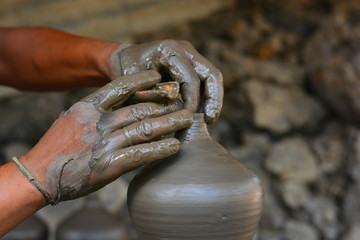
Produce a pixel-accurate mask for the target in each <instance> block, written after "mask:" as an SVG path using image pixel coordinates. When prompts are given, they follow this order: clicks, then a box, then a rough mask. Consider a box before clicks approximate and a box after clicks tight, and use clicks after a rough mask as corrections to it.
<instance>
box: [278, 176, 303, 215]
mask: <svg viewBox="0 0 360 240" xmlns="http://www.w3.org/2000/svg"><path fill="white" fill-rule="evenodd" d="M280 192H281V196H282V198H283V200H284V202H285V204H286V205H287V206H288V207H290V208H293V209H296V208H299V207H301V206H303V205H304V203H305V202H306V201H307V200H308V198H309V192H308V190H307V188H306V186H305V185H304V184H303V183H298V182H294V181H284V182H282V183H281V187H280Z"/></svg>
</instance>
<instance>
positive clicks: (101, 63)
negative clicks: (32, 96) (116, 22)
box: [0, 27, 224, 124]
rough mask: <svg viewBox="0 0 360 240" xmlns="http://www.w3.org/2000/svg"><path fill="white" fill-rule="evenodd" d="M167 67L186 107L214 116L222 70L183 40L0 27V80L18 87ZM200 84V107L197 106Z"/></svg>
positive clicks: (84, 82) (78, 83)
mask: <svg viewBox="0 0 360 240" xmlns="http://www.w3.org/2000/svg"><path fill="white" fill-rule="evenodd" d="M150 69H152V70H157V71H159V72H164V71H165V72H167V73H168V74H170V76H171V77H172V80H174V81H177V82H178V83H179V84H180V87H181V89H180V92H181V95H182V98H183V100H184V103H185V105H184V108H185V109H188V110H189V111H191V112H198V111H202V112H204V113H205V120H206V122H207V123H208V124H212V123H214V122H216V120H217V119H218V117H219V115H220V112H221V108H222V100H223V95H224V93H223V79H222V75H221V73H220V71H219V70H218V69H217V68H216V67H215V66H214V65H213V64H211V63H210V62H209V61H208V60H207V59H206V58H204V57H203V56H202V55H200V54H199V53H198V52H197V51H196V49H195V48H194V47H193V46H192V45H191V44H190V43H189V42H186V41H176V40H163V41H157V42H152V43H145V44H140V45H127V44H119V43H116V42H108V41H103V40H98V39H92V38H85V37H79V36H75V35H71V34H68V33H64V32H60V31H57V30H53V29H49V28H31V27H27V28H4V27H0V83H1V84H5V85H8V86H13V87H16V88H18V89H22V90H35V91H49V90H51V91H53V90H56V91H59V90H69V89H78V88H82V87H90V86H102V85H104V84H105V83H107V82H109V81H110V80H111V79H115V78H117V77H119V76H123V75H131V74H133V73H136V72H139V71H145V70H150ZM201 84H203V85H204V101H205V102H204V104H203V105H204V109H199V105H200V87H201Z"/></svg>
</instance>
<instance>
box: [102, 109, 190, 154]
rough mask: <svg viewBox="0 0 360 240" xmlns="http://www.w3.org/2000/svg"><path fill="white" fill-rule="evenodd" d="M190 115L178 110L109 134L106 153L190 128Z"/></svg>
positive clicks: (187, 112) (186, 111)
mask: <svg viewBox="0 0 360 240" xmlns="http://www.w3.org/2000/svg"><path fill="white" fill-rule="evenodd" d="M191 123H192V113H191V112H189V111H188V110H180V111H177V112H174V113H170V114H166V115H163V116H161V117H157V118H147V119H144V120H142V121H140V122H136V123H133V124H131V125H129V126H126V127H124V128H122V129H120V130H118V131H115V132H113V133H112V134H110V136H109V137H108V139H107V140H106V143H107V145H106V146H105V149H106V151H111V150H113V149H117V148H123V147H127V146H131V145H136V144H139V143H143V142H147V141H150V140H152V139H154V138H158V137H161V136H164V135H167V134H170V133H173V132H175V131H178V130H180V129H183V128H186V127H188V126H190V124H191Z"/></svg>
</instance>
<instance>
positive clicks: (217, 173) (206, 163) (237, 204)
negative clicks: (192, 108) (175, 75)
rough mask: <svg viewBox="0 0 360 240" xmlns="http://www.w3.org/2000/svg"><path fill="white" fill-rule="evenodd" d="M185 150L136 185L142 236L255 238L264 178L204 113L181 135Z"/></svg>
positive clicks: (133, 201)
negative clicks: (222, 139)
mask: <svg viewBox="0 0 360 240" xmlns="http://www.w3.org/2000/svg"><path fill="white" fill-rule="evenodd" d="M180 139H181V141H182V146H181V149H180V151H179V152H178V153H177V154H176V155H174V156H172V157H170V158H168V159H165V160H163V161H161V162H159V163H155V164H152V165H149V166H148V167H146V168H145V169H144V170H143V171H142V172H140V173H139V174H138V175H137V176H136V177H135V178H134V179H133V181H132V182H131V183H130V186H129V190H128V207H129V210H130V215H131V218H132V221H133V223H134V225H135V228H136V230H137V233H138V235H139V239H143V240H152V239H157V240H159V239H167V240H171V239H177V240H179V239H187V240H189V239H206V240H211V239H216V240H219V239H221V240H226V239H242V240H251V239H252V238H253V235H254V233H255V230H256V227H257V225H258V222H259V220H260V215H261V211H262V201H263V193H262V187H261V184H260V181H259V179H258V178H257V177H256V176H255V175H254V174H253V173H252V172H250V171H249V170H248V169H246V168H245V167H244V166H243V165H242V164H241V163H240V162H239V161H238V160H236V159H235V158H234V157H233V156H231V155H230V154H229V153H228V152H227V151H226V150H225V149H224V148H223V147H222V146H221V145H220V144H219V143H217V142H216V141H215V140H213V139H212V138H211V137H210V135H209V133H208V131H207V126H206V124H205V122H204V116H203V114H195V115H194V121H193V124H192V125H191V126H190V127H189V128H188V129H187V130H185V131H183V132H182V133H181V136H180Z"/></svg>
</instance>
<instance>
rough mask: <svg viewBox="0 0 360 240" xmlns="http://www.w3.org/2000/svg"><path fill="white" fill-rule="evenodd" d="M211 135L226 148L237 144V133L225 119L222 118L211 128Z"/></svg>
mask: <svg viewBox="0 0 360 240" xmlns="http://www.w3.org/2000/svg"><path fill="white" fill-rule="evenodd" d="M209 133H210V134H211V136H212V137H213V138H214V139H215V140H216V141H218V142H219V143H220V144H221V145H223V146H224V147H228V146H234V145H236V144H237V142H236V140H237V136H236V135H237V133H236V131H233V127H232V126H231V124H230V123H229V121H227V120H226V119H225V118H223V117H220V118H219V120H218V121H217V122H216V123H215V124H213V125H210V126H209Z"/></svg>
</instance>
